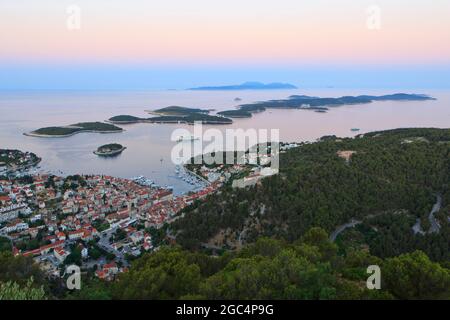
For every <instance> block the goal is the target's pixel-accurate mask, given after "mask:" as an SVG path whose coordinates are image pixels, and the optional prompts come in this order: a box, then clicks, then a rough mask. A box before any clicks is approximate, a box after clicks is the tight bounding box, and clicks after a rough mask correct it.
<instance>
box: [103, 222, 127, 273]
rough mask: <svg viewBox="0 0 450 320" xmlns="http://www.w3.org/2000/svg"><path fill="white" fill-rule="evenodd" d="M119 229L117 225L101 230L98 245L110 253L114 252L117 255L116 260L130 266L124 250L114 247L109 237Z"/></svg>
mask: <svg viewBox="0 0 450 320" xmlns="http://www.w3.org/2000/svg"><path fill="white" fill-rule="evenodd" d="M116 230H117V227H115V228H109V229H107V230H104V231H102V232H101V235H100V240H99V241H98V243H97V244H98V246H99V247H100V248H102V249H104V250H106V251H108V252H109V253H112V254H114V255H115V256H116V260H117V261H118V262H119V261H120V262H121V263H122V265H123V266H128V262H127V260H126V259H125V257H124V255H123V253H122V252H120V251H118V250H116V249H115V248H113V246H111V244H110V242H109V239H110V238H111V236H112V235H113V233H115V232H116Z"/></svg>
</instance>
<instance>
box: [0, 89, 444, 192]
mask: <svg viewBox="0 0 450 320" xmlns="http://www.w3.org/2000/svg"><path fill="white" fill-rule="evenodd" d="M395 92H406V93H425V94H430V95H432V96H433V97H435V98H437V99H438V100H436V101H422V102H374V103H371V104H365V105H352V106H343V107H337V108H332V109H331V110H330V111H329V112H328V113H316V112H313V111H308V110H268V111H266V112H262V113H258V114H255V115H254V116H253V117H252V118H250V119H235V120H234V123H233V124H232V125H227V126H215V128H217V129H219V130H225V129H226V128H242V129H249V128H256V129H260V128H262V129H272V128H275V129H279V130H280V138H281V140H282V141H289V142H290V141H312V140H315V139H317V138H319V137H321V136H323V135H329V134H335V135H337V136H342V137H344V136H345V137H347V136H353V135H355V134H359V133H364V132H369V131H374V130H383V129H392V128H399V127H437V128H449V127H450V91H437V90H413V91H411V90H363V89H361V90H359V89H358V90H356V89H347V90H343V89H339V90H336V89H316V90H313V89H311V90H306V89H298V90H276V91H234V92H233V91H226V92H225V91H224V92H200V91H145V92H143V91H127V92H117V91H112V92H97V91H96V92H75V91H67V92H66V91H58V92H49V91H46V92H21V91H10V92H0V148H15V149H20V150H23V151H32V152H34V153H36V154H37V155H39V156H40V157H42V159H43V160H42V162H41V168H42V170H43V171H50V172H53V173H55V174H61V175H64V174H75V173H83V174H88V173H101V174H109V175H114V176H119V177H123V178H130V177H133V176H137V175H144V176H146V177H148V178H151V179H152V180H155V181H156V182H157V183H158V184H160V185H171V186H174V187H175V191H176V193H180V192H185V191H187V190H189V189H190V188H191V187H190V185H188V184H187V183H185V182H183V181H182V180H180V179H178V178H177V177H176V176H175V173H174V167H175V165H174V164H173V163H172V162H171V160H170V155H171V150H172V148H173V146H174V145H175V142H172V141H170V136H171V133H172V131H173V130H174V129H176V128H179V127H182V128H187V129H189V130H192V126H187V125H175V124H173V125H172V124H133V125H126V126H123V127H124V129H125V131H124V132H122V133H115V134H95V133H81V134H77V135H74V136H71V137H67V138H52V139H50V138H34V137H27V136H24V135H23V133H24V132H28V131H32V130H34V129H37V128H41V127H45V126H54V125H68V124H72V123H76V122H81V121H103V120H106V119H108V118H110V117H111V116H114V115H119V114H130V115H135V116H142V117H144V116H148V115H147V114H146V113H145V112H144V110H148V109H156V108H161V107H166V106H171V105H180V106H186V107H195V108H205V109H215V110H216V111H220V110H226V109H231V108H233V107H235V106H236V105H237V104H238V103H236V102H235V101H234V99H235V98H236V97H239V98H241V99H242V101H241V102H239V104H242V103H251V102H255V101H263V100H270V99H283V98H287V97H288V96H289V95H292V94H306V95H314V96H320V97H337V96H343V95H358V94H380V95H381V94H389V93H395ZM355 127H356V128H360V129H361V131H360V132H358V133H353V132H351V131H350V129H351V128H355ZM205 128H208V127H206V126H205ZM111 142H117V143H120V144H122V145H124V146H126V147H127V149H126V150H125V151H124V152H123V153H122V154H121V155H119V156H117V157H114V158H100V157H97V156H95V155H94V154H93V153H92V152H93V151H94V150H95V149H96V148H97V147H98V146H100V145H103V144H106V143H111Z"/></svg>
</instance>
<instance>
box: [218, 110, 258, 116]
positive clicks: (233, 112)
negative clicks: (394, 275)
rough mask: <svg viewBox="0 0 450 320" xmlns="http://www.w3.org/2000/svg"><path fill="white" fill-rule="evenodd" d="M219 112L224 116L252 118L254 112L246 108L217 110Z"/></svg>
mask: <svg viewBox="0 0 450 320" xmlns="http://www.w3.org/2000/svg"><path fill="white" fill-rule="evenodd" d="M217 114H220V115H222V116H224V117H230V118H251V117H252V114H251V113H250V112H248V111H245V110H240V109H236V110H227V111H220V112H217Z"/></svg>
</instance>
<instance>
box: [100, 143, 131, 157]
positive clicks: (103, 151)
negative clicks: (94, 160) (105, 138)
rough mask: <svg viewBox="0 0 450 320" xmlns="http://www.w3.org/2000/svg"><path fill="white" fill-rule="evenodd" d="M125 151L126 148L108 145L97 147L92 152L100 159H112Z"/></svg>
mask: <svg viewBox="0 0 450 320" xmlns="http://www.w3.org/2000/svg"><path fill="white" fill-rule="evenodd" d="M125 149H126V147H124V146H122V145H121V144H119V143H110V144H105V145H103V146H100V147H98V148H97V150H96V151H94V154H96V155H98V156H101V157H112V156H116V155H119V154H121V153H122V151H123V150H125Z"/></svg>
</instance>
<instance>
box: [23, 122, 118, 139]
mask: <svg viewBox="0 0 450 320" xmlns="http://www.w3.org/2000/svg"><path fill="white" fill-rule="evenodd" d="M121 131H123V129H122V128H119V127H117V126H115V125H113V124H108V123H104V122H80V123H76V124H71V125H68V126H58V127H45V128H40V129H37V130H34V131H31V132H28V133H24V135H26V136H30V137H43V138H51V137H57V138H62V137H69V136H72V135H74V134H77V133H80V132H97V133H116V132H121Z"/></svg>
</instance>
